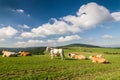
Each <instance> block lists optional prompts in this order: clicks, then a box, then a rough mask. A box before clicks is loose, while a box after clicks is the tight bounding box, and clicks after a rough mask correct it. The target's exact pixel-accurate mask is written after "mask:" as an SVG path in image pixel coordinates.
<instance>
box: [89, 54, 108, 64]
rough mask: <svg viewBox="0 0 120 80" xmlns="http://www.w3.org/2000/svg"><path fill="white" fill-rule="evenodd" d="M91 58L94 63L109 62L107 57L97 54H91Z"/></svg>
mask: <svg viewBox="0 0 120 80" xmlns="http://www.w3.org/2000/svg"><path fill="white" fill-rule="evenodd" d="M89 58H90V59H91V60H92V62H93V63H109V62H108V61H107V60H106V59H105V58H103V57H101V56H100V57H97V56H93V55H92V56H89Z"/></svg>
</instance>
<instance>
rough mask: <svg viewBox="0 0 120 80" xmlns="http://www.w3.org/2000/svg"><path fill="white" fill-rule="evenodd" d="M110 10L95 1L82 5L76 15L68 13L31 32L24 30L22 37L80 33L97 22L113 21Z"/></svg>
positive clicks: (94, 25)
mask: <svg viewBox="0 0 120 80" xmlns="http://www.w3.org/2000/svg"><path fill="white" fill-rule="evenodd" d="M113 20H114V17H113V16H111V14H110V12H109V10H108V9H107V8H105V7H104V6H101V5H98V4H96V3H94V2H91V3H88V4H86V5H83V6H81V7H80V9H79V10H78V12H77V13H76V15H67V16H64V17H62V18H60V19H59V20H56V19H54V22H53V23H52V24H51V23H49V22H48V23H45V24H43V25H41V26H39V27H37V28H33V29H32V30H31V31H30V32H23V33H22V34H21V37H23V38H31V37H46V36H49V35H56V34H57V35H59V34H66V33H78V32H81V31H83V30H86V29H91V28H93V27H96V25H97V24H100V23H105V22H109V21H113Z"/></svg>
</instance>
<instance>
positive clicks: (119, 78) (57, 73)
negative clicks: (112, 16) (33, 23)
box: [0, 47, 120, 80]
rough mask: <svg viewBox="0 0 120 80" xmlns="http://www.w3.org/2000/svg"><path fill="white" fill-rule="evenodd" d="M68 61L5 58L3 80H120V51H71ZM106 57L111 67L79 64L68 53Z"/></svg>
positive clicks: (86, 62)
mask: <svg viewBox="0 0 120 80" xmlns="http://www.w3.org/2000/svg"><path fill="white" fill-rule="evenodd" d="M64 52H65V56H66V60H61V58H60V57H56V58H54V59H52V60H51V58H50V54H49V53H48V52H44V53H45V54H44V55H32V56H28V57H21V56H18V57H1V56H0V80H120V74H119V72H120V49H112V48H87V47H67V48H65V49H64ZM71 52H74V53H77V54H83V55H85V56H87V57H89V56H90V55H96V54H102V55H103V57H104V58H106V59H107V60H108V61H109V62H110V63H109V64H96V63H92V61H91V60H89V59H88V60H75V59H70V58H69V57H68V53H71Z"/></svg>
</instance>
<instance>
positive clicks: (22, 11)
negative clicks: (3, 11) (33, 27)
mask: <svg viewBox="0 0 120 80" xmlns="http://www.w3.org/2000/svg"><path fill="white" fill-rule="evenodd" d="M12 11H13V12H15V13H19V14H21V15H24V16H27V17H30V14H27V13H26V12H25V11H24V10H23V9H12Z"/></svg>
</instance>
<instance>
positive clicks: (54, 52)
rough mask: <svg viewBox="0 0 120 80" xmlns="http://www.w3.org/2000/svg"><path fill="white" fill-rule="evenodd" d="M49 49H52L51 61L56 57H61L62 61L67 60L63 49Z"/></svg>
mask: <svg viewBox="0 0 120 80" xmlns="http://www.w3.org/2000/svg"><path fill="white" fill-rule="evenodd" d="M47 48H48V47H47ZM49 49H50V55H51V59H53V58H54V57H55V56H61V59H62V60H64V59H65V55H64V51H63V49H62V48H59V49H57V48H49Z"/></svg>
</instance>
